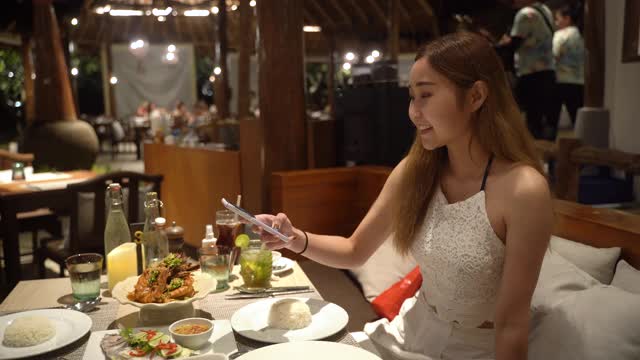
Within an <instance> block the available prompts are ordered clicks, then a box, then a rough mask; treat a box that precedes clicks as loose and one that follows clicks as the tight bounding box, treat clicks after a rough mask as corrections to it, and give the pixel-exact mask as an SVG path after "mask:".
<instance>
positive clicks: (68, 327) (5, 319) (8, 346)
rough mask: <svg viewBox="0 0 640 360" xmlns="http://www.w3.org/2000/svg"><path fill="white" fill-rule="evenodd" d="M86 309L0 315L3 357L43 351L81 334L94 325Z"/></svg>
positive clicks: (63, 344)
mask: <svg viewBox="0 0 640 360" xmlns="http://www.w3.org/2000/svg"><path fill="white" fill-rule="evenodd" d="M92 323H93V322H92V321H91V318H90V317H89V316H87V315H86V314H84V313H81V312H79V311H75V310H66V309H42V310H31V311H24V312H19V313H13V314H9V315H5V316H2V317H0V359H19V358H23V357H28V356H34V355H40V354H44V353H47V352H49V351H53V350H56V349H59V348H62V347H64V346H67V345H69V344H71V343H73V342H74V341H77V340H78V339H80V338H82V337H83V336H84V335H85V334H86V333H87V332H88V331H89V330H90V329H91V325H92Z"/></svg>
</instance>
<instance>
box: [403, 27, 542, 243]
mask: <svg viewBox="0 0 640 360" xmlns="http://www.w3.org/2000/svg"><path fill="white" fill-rule="evenodd" d="M422 58H425V59H426V60H427V61H428V62H429V65H431V67H432V68H433V69H434V70H435V71H437V72H438V73H439V74H441V75H443V76H444V77H446V78H447V79H449V80H450V81H451V82H452V83H453V84H455V85H456V86H457V87H458V89H459V90H460V93H461V94H463V93H464V92H466V90H468V89H469V88H471V87H472V86H473V84H474V83H475V82H477V81H483V82H484V83H485V84H486V85H487V88H488V95H487V98H486V100H485V102H484V104H483V105H482V106H481V107H480V109H478V111H476V113H475V114H474V115H473V118H472V120H471V121H472V125H471V126H472V132H473V136H472V141H477V142H479V143H480V145H481V146H482V147H483V148H484V149H485V150H486V151H488V152H489V153H491V154H493V155H494V156H495V157H496V158H498V159H502V160H506V161H509V162H513V163H519V164H525V165H529V166H531V167H533V168H535V169H536V170H538V171H539V172H540V173H543V172H542V165H541V162H540V160H539V157H538V155H537V153H536V150H535V145H534V142H533V137H532V136H531V134H530V133H529V131H528V130H527V128H526V126H525V122H524V119H523V117H522V115H521V113H520V110H519V108H518V105H517V104H516V102H515V100H514V98H513V94H512V93H511V87H510V85H509V83H508V81H507V77H506V75H505V72H504V68H503V67H502V63H501V62H500V59H499V58H498V55H497V54H496V52H495V51H494V49H493V48H492V47H491V45H490V44H489V42H487V41H486V40H485V39H484V38H483V37H481V36H479V35H476V34H473V33H468V32H457V33H453V34H449V35H445V36H443V37H441V38H438V39H436V40H434V41H433V42H430V43H429V44H427V45H426V46H425V47H424V48H423V49H421V50H420V51H419V53H418V55H417V56H416V61H418V60H420V59H422ZM469 146H471V144H469ZM406 160H407V161H406V168H405V169H404V170H405V171H404V176H403V177H402V179H401V186H399V187H398V189H400V190H399V191H398V192H397V193H396V194H395V196H394V201H393V205H392V206H393V207H394V210H395V211H394V214H395V219H394V222H393V224H394V225H393V226H394V229H393V230H394V232H395V241H394V245H395V247H396V249H397V250H399V251H400V252H401V253H403V254H406V253H408V252H409V249H410V248H411V245H412V244H413V241H414V238H415V237H416V236H415V235H416V232H417V231H418V228H419V227H420V225H421V223H422V221H423V220H424V217H425V215H426V213H427V209H428V207H429V203H430V201H431V199H432V197H433V194H434V192H435V189H436V187H437V186H439V181H440V176H441V173H442V169H443V166H444V165H445V164H446V162H447V148H446V147H444V146H443V147H440V148H437V149H435V150H426V149H425V148H424V147H423V146H422V143H421V141H420V138H419V137H418V136H417V135H416V138H415V141H414V143H413V146H412V147H411V149H410V150H409V154H408V155H407V158H406Z"/></svg>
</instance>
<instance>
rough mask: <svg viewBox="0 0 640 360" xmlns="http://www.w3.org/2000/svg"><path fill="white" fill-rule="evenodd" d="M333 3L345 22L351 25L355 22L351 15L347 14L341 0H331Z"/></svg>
mask: <svg viewBox="0 0 640 360" xmlns="http://www.w3.org/2000/svg"><path fill="white" fill-rule="evenodd" d="M331 5H333V7H334V8H335V9H336V11H337V12H338V14H340V16H341V17H342V19H344V23H345V24H349V25H352V24H353V22H352V21H351V17H350V16H349V15H348V14H347V12H346V11H344V9H343V8H342V6H341V5H340V2H339V1H337V0H331Z"/></svg>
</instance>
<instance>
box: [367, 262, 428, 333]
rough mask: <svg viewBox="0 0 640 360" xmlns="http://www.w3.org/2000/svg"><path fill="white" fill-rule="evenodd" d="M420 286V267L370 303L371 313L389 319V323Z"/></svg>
mask: <svg viewBox="0 0 640 360" xmlns="http://www.w3.org/2000/svg"><path fill="white" fill-rule="evenodd" d="M421 285H422V274H421V273H420V267H419V266H416V267H415V268H413V270H411V272H409V273H408V274H407V275H406V276H405V277H404V278H402V279H401V280H400V281H398V282H397V283H395V284H393V285H391V287H389V288H388V289H387V290H385V291H384V292H383V293H382V294H380V295H378V297H376V298H375V299H374V300H373V301H372V302H371V305H372V306H373V311H375V312H376V314H378V316H381V317H385V318H387V319H389V321H391V320H393V318H395V317H396V315H398V313H399V312H400V307H401V306H402V303H403V302H404V301H405V300H406V299H408V298H410V297H412V296H413V295H415V293H416V291H418V289H420V286H421Z"/></svg>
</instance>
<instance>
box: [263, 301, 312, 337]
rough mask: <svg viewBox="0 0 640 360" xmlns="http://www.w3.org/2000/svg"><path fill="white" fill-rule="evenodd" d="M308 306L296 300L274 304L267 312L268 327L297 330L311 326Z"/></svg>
mask: <svg viewBox="0 0 640 360" xmlns="http://www.w3.org/2000/svg"><path fill="white" fill-rule="evenodd" d="M311 321H312V317H311V310H310V309H309V305H307V304H306V303H305V302H303V301H300V300H298V299H282V300H278V301H276V302H274V303H273V304H272V305H271V309H270V310H269V326H270V327H272V328H276V329H283V330H298V329H303V328H306V327H307V326H309V325H310V324H311Z"/></svg>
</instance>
